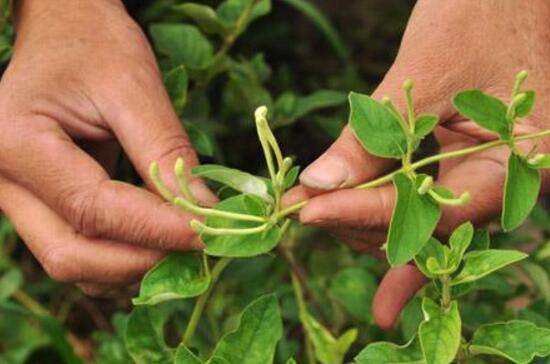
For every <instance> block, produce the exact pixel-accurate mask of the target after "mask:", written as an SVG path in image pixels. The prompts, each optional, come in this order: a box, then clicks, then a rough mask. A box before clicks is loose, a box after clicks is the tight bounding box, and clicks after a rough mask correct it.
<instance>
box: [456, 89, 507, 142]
mask: <svg viewBox="0 0 550 364" xmlns="http://www.w3.org/2000/svg"><path fill="white" fill-rule="evenodd" d="M453 104H454V106H455V108H456V109H457V110H458V112H459V113H460V114H462V115H463V116H465V117H466V118H468V119H471V120H472V121H474V122H476V123H477V124H478V125H479V126H481V127H482V128H485V129H487V130H491V131H494V132H496V133H497V134H498V135H500V136H501V138H503V139H509V138H510V136H511V134H510V130H511V128H510V126H509V125H508V121H507V120H506V110H507V107H506V105H505V104H504V103H503V102H502V101H500V100H499V99H497V98H496V97H493V96H490V95H487V94H485V93H483V92H482V91H480V90H465V91H461V92H459V93H458V94H456V96H455V97H454V99H453Z"/></svg>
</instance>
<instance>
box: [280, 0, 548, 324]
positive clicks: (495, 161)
mask: <svg viewBox="0 0 550 364" xmlns="http://www.w3.org/2000/svg"><path fill="white" fill-rule="evenodd" d="M548 19H550V3H548V2H547V1H544V0H537V1H530V2H524V1H521V0H509V1H498V0H488V1H476V0H451V1H438V0H421V1H418V3H417V4H416V6H415V8H414V10H413V13H412V15H411V18H410V21H409V24H408V26H407V28H406V31H405V34H404V36H403V39H402V43H401V47H400V50H399V53H398V55H397V58H396V59H395V62H394V64H393V65H392V66H391V68H390V69H389V71H388V73H387V74H386V76H385V77H384V79H383V81H382V82H381V83H380V85H379V86H378V87H377V88H376V90H375V91H374V93H373V96H374V97H375V98H376V99H381V98H382V97H383V96H389V97H391V98H392V99H393V100H394V102H395V103H396V104H397V106H398V107H399V108H400V109H401V110H402V111H403V112H404V111H405V110H404V98H403V95H402V89H401V85H402V83H403V81H404V80H405V79H407V78H410V79H412V80H414V82H415V90H414V97H415V104H416V105H415V106H416V112H417V114H420V113H423V112H430V113H437V114H438V115H439V116H440V125H439V126H438V127H437V128H436V130H435V136H436V138H437V141H438V142H439V144H440V149H441V152H447V151H451V150H456V149H462V148H465V147H469V146H473V145H476V144H479V143H482V142H485V141H487V140H490V139H494V138H495V135H492V134H490V133H488V132H484V131H482V130H480V129H479V128H478V127H477V126H476V125H475V124H474V123H472V122H471V121H469V120H465V119H464V118H462V117H460V116H459V115H458V114H457V113H456V111H455V110H454V109H453V107H452V104H451V99H452V97H453V95H454V94H455V93H456V92H457V91H459V90H462V89H467V88H479V89H482V90H483V91H485V92H487V93H489V94H493V95H495V96H497V97H499V98H503V99H504V100H506V101H509V98H510V96H509V95H510V92H511V89H512V86H513V83H514V76H515V74H516V73H517V72H518V71H520V70H522V69H526V70H528V71H529V74H530V77H529V80H528V81H527V82H526V84H525V85H524V88H532V89H535V90H536V91H537V101H536V105H535V108H534V110H533V113H532V114H531V116H529V118H528V119H525V120H523V121H522V122H521V123H520V124H519V125H518V126H517V128H516V131H517V132H518V133H529V132H536V131H540V130H544V129H548V128H550V119H549V118H548V116H547V115H548V111H549V110H548V108H549V105H550V79H549V78H548V76H547V75H548V74H549V72H550V61H549V60H550V23H549V21H548ZM532 145H533V143H532V142H529V143H524V144H523V145H522V146H521V147H522V149H525V150H528V149H529V148H530V147H531V146H532ZM538 145H539V149H538V150H539V151H541V152H545V151H546V152H548V149H549V148H548V141H539V142H538ZM507 156H508V150H507V148H500V149H493V150H489V151H486V152H483V153H479V154H475V155H470V156H467V157H464V158H460V159H452V160H446V161H444V162H442V163H441V164H440V165H439V175H438V181H437V183H439V184H441V185H444V186H446V187H448V188H449V189H451V190H452V191H454V192H455V194H456V195H459V194H461V193H462V192H464V191H469V192H470V193H471V195H472V203H471V204H469V205H468V206H466V207H461V208H444V210H443V216H442V220H441V223H440V225H439V227H438V230H437V233H438V234H439V235H442V236H446V235H448V234H449V232H450V231H451V230H452V229H453V228H454V227H456V226H457V225H458V224H460V223H462V222H464V221H473V222H474V223H476V224H478V225H479V224H483V223H485V222H487V221H489V220H491V219H493V218H494V217H495V216H497V215H498V214H499V212H500V209H501V204H502V189H503V186H504V179H505V166H506V160H507ZM394 166H395V164H394V163H393V162H391V161H388V160H382V159H379V158H377V157H375V156H372V155H370V154H369V153H367V152H365V151H364V150H363V148H362V147H361V145H360V144H359V143H358V142H357V141H356V139H355V138H354V136H353V134H352V132H351V130H350V129H349V128H346V129H345V130H344V131H343V133H342V135H341V136H340V137H339V138H338V140H337V141H336V142H335V143H334V144H333V145H332V146H331V147H330V148H329V149H328V150H327V151H326V152H325V153H324V154H323V155H322V156H321V157H320V158H319V159H318V160H317V161H315V162H314V163H313V164H312V165H310V166H309V167H308V168H307V169H306V170H304V172H303V173H302V175H301V178H300V181H301V186H299V187H297V188H296V189H294V190H293V191H291V192H289V194H288V195H287V196H286V203H287V204H290V203H292V202H295V201H298V200H303V199H306V198H311V201H310V202H309V203H308V204H307V205H306V207H305V208H304V209H302V210H301V212H300V216H299V219H300V221H301V222H302V223H304V224H308V225H315V226H319V227H321V228H323V229H327V230H329V231H331V232H332V233H333V234H334V235H336V236H338V237H340V238H341V239H343V240H344V241H346V242H347V243H349V244H350V245H351V246H352V247H353V248H356V249H357V250H359V251H363V252H367V253H370V254H373V255H376V256H383V255H384V253H383V252H382V251H380V249H379V247H380V244H381V243H382V242H384V241H385V232H386V230H387V228H388V223H389V220H390V218H391V213H392V210H393V206H394V199H395V196H394V194H395V193H394V188H393V187H392V186H391V185H387V186H383V187H380V188H374V189H369V190H353V189H342V190H338V189H339V188H342V187H351V186H354V185H357V184H359V183H361V182H364V181H369V180H372V179H374V178H376V177H378V176H380V175H383V174H385V173H386V172H387V171H388V170H390V169H391V168H392V167H394ZM547 185H548V176H547V175H543V191H546V190H547V189H548V188H547ZM424 283H425V281H424V279H423V277H422V276H421V274H420V272H419V271H418V270H417V269H416V268H414V267H412V266H401V267H396V268H391V269H390V270H389V271H388V273H387V274H386V276H385V277H384V279H383V280H382V282H381V284H380V287H379V289H378V292H377V294H376V297H375V300H374V308H373V309H374V317H375V320H376V322H377V323H378V324H379V325H380V326H381V327H383V328H390V327H392V326H393V325H394V323H395V321H396V319H397V317H398V315H399V312H400V311H401V309H402V307H403V305H404V304H405V303H406V302H407V301H408V299H409V298H410V297H412V296H413V295H414V294H415V292H416V291H417V290H418V289H419V288H420V287H422V286H423V284H424Z"/></svg>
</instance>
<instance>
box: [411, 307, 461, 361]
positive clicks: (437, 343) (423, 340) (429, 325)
mask: <svg viewBox="0 0 550 364" xmlns="http://www.w3.org/2000/svg"><path fill="white" fill-rule="evenodd" d="M422 311H423V312H424V321H423V322H422V323H421V324H420V327H419V329H418V335H419V339H420V346H421V348H422V352H423V353H424V358H425V360H426V364H448V363H451V362H452V361H453V360H454V358H455V356H456V354H457V352H458V349H459V347H460V337H461V333H462V332H461V320H460V313H459V312H458V304H457V302H456V301H452V302H451V304H450V306H449V307H448V308H447V309H444V308H442V307H439V305H437V304H436V303H435V302H434V301H432V300H431V299H429V298H424V299H423V301H422Z"/></svg>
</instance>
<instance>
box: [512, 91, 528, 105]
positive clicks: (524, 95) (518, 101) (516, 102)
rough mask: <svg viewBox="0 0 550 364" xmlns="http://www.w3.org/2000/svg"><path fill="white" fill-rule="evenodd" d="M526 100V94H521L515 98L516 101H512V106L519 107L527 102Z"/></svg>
mask: <svg viewBox="0 0 550 364" xmlns="http://www.w3.org/2000/svg"><path fill="white" fill-rule="evenodd" d="M526 98H527V95H526V94H525V93H521V94H519V95H516V96H514V99H513V100H512V104H514V105H516V106H517V105H519V104H521V103H522V102H523V101H525V99H526Z"/></svg>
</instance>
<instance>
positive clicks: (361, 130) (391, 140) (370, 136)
mask: <svg viewBox="0 0 550 364" xmlns="http://www.w3.org/2000/svg"><path fill="white" fill-rule="evenodd" d="M349 104H350V109H351V112H350V119H349V121H350V125H351V129H352V130H353V132H354V133H355V136H356V137H357V139H358V140H359V142H360V143H361V145H362V146H363V147H364V148H365V149H366V150H367V151H368V152H370V153H372V154H374V155H376V156H379V157H383V158H401V157H402V156H403V155H404V154H405V153H406V151H407V138H406V136H405V132H404V131H403V129H402V127H401V125H400V123H399V120H398V119H397V118H396V117H395V116H393V114H392V113H391V112H390V111H389V110H388V109H387V108H386V107H385V106H384V105H382V104H381V103H380V102H378V101H376V100H374V99H373V98H371V97H370V96H367V95H362V94H358V93H355V92H351V93H350V94H349Z"/></svg>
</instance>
